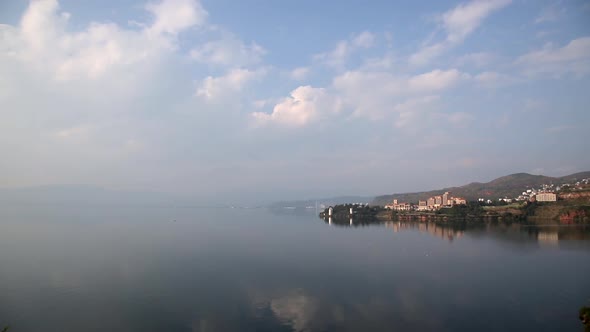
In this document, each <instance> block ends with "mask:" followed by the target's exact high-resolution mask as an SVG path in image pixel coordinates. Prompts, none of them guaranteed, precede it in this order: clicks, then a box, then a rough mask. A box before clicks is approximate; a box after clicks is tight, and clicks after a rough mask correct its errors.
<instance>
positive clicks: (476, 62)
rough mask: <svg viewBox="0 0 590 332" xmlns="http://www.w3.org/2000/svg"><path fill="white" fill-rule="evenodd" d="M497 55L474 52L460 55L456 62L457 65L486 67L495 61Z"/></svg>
mask: <svg viewBox="0 0 590 332" xmlns="http://www.w3.org/2000/svg"><path fill="white" fill-rule="evenodd" d="M497 60H498V56H497V55H495V54H492V53H486V52H476V53H469V54H465V55H463V56H460V57H459V58H458V59H457V61H456V64H457V65H459V66H464V65H470V66H475V67H478V68H481V67H488V66H489V65H490V64H492V63H494V62H496V61H497Z"/></svg>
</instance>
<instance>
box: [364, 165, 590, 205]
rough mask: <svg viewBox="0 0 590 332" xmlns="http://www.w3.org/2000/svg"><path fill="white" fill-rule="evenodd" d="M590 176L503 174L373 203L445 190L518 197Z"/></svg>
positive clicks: (422, 197) (470, 198)
mask: <svg viewBox="0 0 590 332" xmlns="http://www.w3.org/2000/svg"><path fill="white" fill-rule="evenodd" d="M584 178H590V171H588V172H581V173H575V174H571V175H567V176H562V177H550V176H544V175H532V174H528V173H516V174H511V175H507V176H503V177H500V178H497V179H495V180H492V181H490V182H486V183H480V182H473V183H470V184H467V185H464V186H460V187H450V188H442V189H438V190H431V191H423V192H416V193H399V194H391V195H382V196H377V197H375V199H374V200H373V202H372V204H375V205H385V204H388V203H390V202H391V200H392V199H394V198H396V199H398V200H400V201H403V202H414V203H415V202H418V200H425V199H427V198H428V197H431V196H435V195H440V194H442V193H444V192H445V191H449V192H451V193H453V195H454V196H460V197H464V198H466V199H467V200H468V201H473V200H477V199H478V198H480V197H481V198H490V199H496V198H499V197H517V196H518V195H520V194H521V193H522V191H523V190H525V189H527V188H538V187H539V186H541V185H542V184H555V185H560V184H564V183H571V182H575V181H578V180H580V179H584Z"/></svg>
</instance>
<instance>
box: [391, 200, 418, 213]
mask: <svg viewBox="0 0 590 332" xmlns="http://www.w3.org/2000/svg"><path fill="white" fill-rule="evenodd" d="M385 208H386V209H390V210H395V211H411V210H412V204H410V203H400V202H398V200H397V199H394V200H393V202H392V204H388V205H385Z"/></svg>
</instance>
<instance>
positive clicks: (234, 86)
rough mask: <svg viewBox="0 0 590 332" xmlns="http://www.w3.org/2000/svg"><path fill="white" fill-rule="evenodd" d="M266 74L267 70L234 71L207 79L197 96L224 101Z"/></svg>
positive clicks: (201, 85)
mask: <svg viewBox="0 0 590 332" xmlns="http://www.w3.org/2000/svg"><path fill="white" fill-rule="evenodd" d="M264 74H266V70H264V69H257V70H249V69H241V68H239V69H232V70H230V71H229V72H227V74H225V75H223V76H218V77H213V76H208V77H206V78H205V79H204V80H203V82H202V83H201V84H200V86H199V88H198V89H197V93H196V94H197V96H199V97H203V98H204V99H206V100H210V101H213V100H222V99H223V98H225V97H227V96H229V95H231V94H233V93H235V92H239V91H241V90H242V89H243V88H244V86H245V85H246V84H247V83H249V82H251V81H253V80H255V79H258V78H260V77H262V76H264Z"/></svg>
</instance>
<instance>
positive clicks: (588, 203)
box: [320, 178, 590, 223]
mask: <svg viewBox="0 0 590 332" xmlns="http://www.w3.org/2000/svg"><path fill="white" fill-rule="evenodd" d="M552 203H554V205H555V207H558V209H556V208H552V209H548V208H547V207H551V206H552V205H553V204H552ZM321 207H322V208H323V211H322V212H321V213H320V217H322V218H332V217H334V218H337V219H339V218H342V219H344V218H346V219H347V220H348V219H350V221H351V223H352V218H353V217H354V218H357V219H358V218H360V219H365V220H367V219H373V218H374V219H380V220H391V218H395V217H400V216H402V217H403V216H410V215H413V216H422V217H424V216H427V215H430V216H441V215H443V216H455V217H457V216H460V217H494V216H500V217H517V218H527V217H535V216H538V217H540V218H548V219H558V220H561V221H567V220H573V221H582V222H588V221H589V220H590V178H584V179H582V180H580V181H576V182H574V183H564V184H560V185H554V184H542V185H540V186H539V187H537V188H530V187H529V188H523V189H522V192H521V194H519V195H518V196H517V197H497V198H495V199H492V198H481V197H480V198H478V199H477V200H476V201H474V200H472V201H468V200H467V199H466V198H464V197H458V196H454V195H453V194H452V193H451V192H449V191H445V192H444V193H442V194H440V195H434V196H432V197H429V198H427V199H425V200H418V202H401V201H400V200H399V199H398V198H395V196H394V198H393V199H392V201H391V202H390V203H388V204H385V205H369V204H367V203H364V204H363V203H349V204H340V205H335V206H321ZM387 211H390V213H388V212H387ZM536 212H537V213H536Z"/></svg>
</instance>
